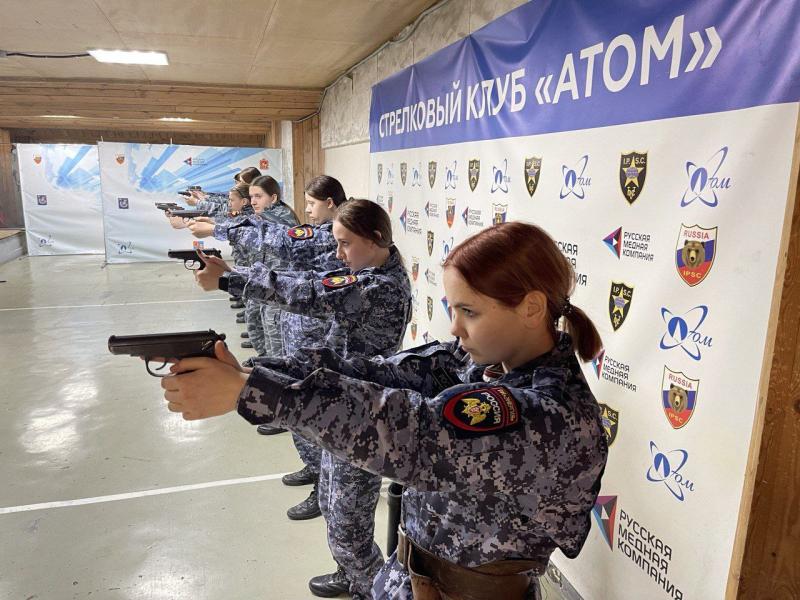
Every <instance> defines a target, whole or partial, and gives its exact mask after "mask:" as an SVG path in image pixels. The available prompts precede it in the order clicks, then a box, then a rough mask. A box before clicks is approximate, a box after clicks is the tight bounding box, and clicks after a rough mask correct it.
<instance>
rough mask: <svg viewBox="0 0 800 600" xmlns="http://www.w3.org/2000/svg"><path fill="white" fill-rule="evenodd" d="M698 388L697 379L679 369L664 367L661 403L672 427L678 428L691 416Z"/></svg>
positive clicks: (698, 382) (695, 403) (698, 381)
mask: <svg viewBox="0 0 800 600" xmlns="http://www.w3.org/2000/svg"><path fill="white" fill-rule="evenodd" d="M699 388H700V380H699V379H692V378H691V377H687V376H686V375H685V374H684V373H681V372H680V371H673V370H672V369H669V368H668V367H666V366H665V367H664V377H663V379H662V381H661V403H662V405H663V407H664V414H665V415H666V416H667V421H669V424H670V425H672V428H673V429H680V428H681V427H683V426H684V425H686V423H688V422H689V419H691V418H692V415H693V414H694V408H695V406H696V405H697V392H698V390H699Z"/></svg>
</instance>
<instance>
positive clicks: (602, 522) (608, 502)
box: [592, 496, 617, 551]
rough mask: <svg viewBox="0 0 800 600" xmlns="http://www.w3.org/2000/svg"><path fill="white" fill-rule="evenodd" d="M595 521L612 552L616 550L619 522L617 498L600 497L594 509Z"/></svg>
mask: <svg viewBox="0 0 800 600" xmlns="http://www.w3.org/2000/svg"><path fill="white" fill-rule="evenodd" d="M592 514H593V515H594V520H595V521H596V522H597V525H598V526H599V527H600V533H602V534H603V539H604V540H605V541H606V544H608V547H609V548H611V550H612V551H613V550H614V529H615V526H616V522H617V497H616V496H598V497H597V500H595V501H594V508H592Z"/></svg>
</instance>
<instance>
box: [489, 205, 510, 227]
mask: <svg viewBox="0 0 800 600" xmlns="http://www.w3.org/2000/svg"><path fill="white" fill-rule="evenodd" d="M492 210H493V211H494V215H493V216H492V224H493V225H499V224H500V223H505V222H506V215H507V214H508V204H492Z"/></svg>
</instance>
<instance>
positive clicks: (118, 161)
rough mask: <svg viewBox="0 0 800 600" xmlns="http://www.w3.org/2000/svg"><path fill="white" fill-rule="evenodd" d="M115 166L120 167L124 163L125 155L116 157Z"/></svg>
mask: <svg viewBox="0 0 800 600" xmlns="http://www.w3.org/2000/svg"><path fill="white" fill-rule="evenodd" d="M116 160H117V164H118V165H121V164H123V163H124V162H125V155H124V154H117V156H116Z"/></svg>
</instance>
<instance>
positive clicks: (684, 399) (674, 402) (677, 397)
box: [669, 384, 689, 413]
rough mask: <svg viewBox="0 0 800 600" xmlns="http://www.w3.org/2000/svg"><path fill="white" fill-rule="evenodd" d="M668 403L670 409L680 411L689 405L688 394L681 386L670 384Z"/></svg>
mask: <svg viewBox="0 0 800 600" xmlns="http://www.w3.org/2000/svg"><path fill="white" fill-rule="evenodd" d="M669 403H670V406H672V410H674V411H675V412H677V413H681V412H683V411H684V410H686V408H687V407H688V406H689V394H688V393H686V390H685V389H683V388H682V387H680V386H677V385H675V384H670V386H669Z"/></svg>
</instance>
